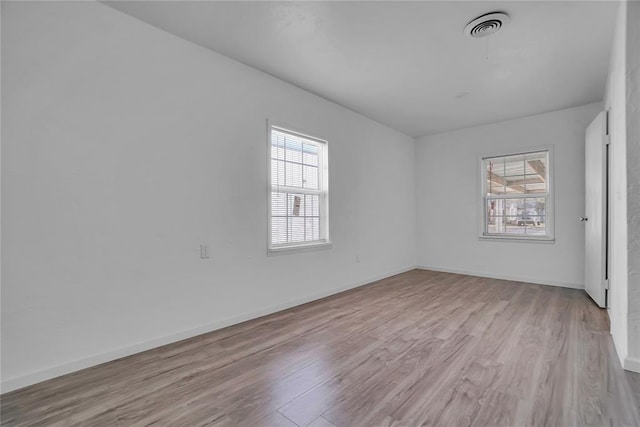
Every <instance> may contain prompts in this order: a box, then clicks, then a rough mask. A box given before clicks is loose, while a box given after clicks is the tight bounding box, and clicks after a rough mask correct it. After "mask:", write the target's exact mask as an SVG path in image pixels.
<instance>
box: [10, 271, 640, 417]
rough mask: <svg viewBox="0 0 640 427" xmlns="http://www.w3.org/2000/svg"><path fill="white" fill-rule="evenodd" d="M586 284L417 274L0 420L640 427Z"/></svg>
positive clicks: (91, 378) (635, 391)
mask: <svg viewBox="0 0 640 427" xmlns="http://www.w3.org/2000/svg"><path fill="white" fill-rule="evenodd" d="M608 330H609V323H608V319H607V314H606V313H605V311H604V310H601V309H599V308H597V307H596V306H595V304H593V303H592V302H591V300H590V299H589V298H588V296H587V295H586V294H585V293H584V292H583V291H578V290H571V289H562V288H556V287H550V286H542V285H532V284H524V283H516V282H509V281H502V280H493V279H485V278H478V277H470V276H462V275H456V274H448V273H438V272H433V271H423V270H414V271H410V272H408V273H404V274H400V275H397V276H393V277H390V278H388V279H384V280H381V281H378V282H375V283H373V284H370V285H367V286H363V287H360V288H357V289H354V290H351V291H348V292H344V293H341V294H338V295H334V296H332V297H328V298H325V299H323V300H320V301H316V302H313V303H309V304H306V305H302V306H299V307H295V308H293V309H290V310H286V311H283V312H280V313H276V314H273V315H270V316H266V317H262V318H260V319H256V320H252V321H249V322H245V323H242V324H239V325H236V326H232V327H229V328H226V329H222V330H219V331H216V332H212V333H209V334H205V335H201V336H198V337H195V338H192V339H189V340H185V341H181V342H179V343H175V344H171V345H168V346H164V347H161V348H157V349H154V350H150V351H147V352H144V353H140V354H137V355H134V356H130V357H127V358H123V359H120V360H117V361H114V362H110V363H107V364H104V365H100V366H97V367H94V368H90V369H86V370H83V371H80V372H76V373H74V374H70V375H66V376H63V377H60V378H56V379H53V380H50V381H47V382H44V383H40V384H37V385H34V386H31V387H27V388H24V389H22V390H17V391H15V392H11V393H8V394H5V395H3V396H2V398H1V405H2V406H1V408H2V424H3V425H64V426H69V425H83V426H88V425H123V426H125V425H126V426H128V425H136V426H138V425H140V426H143V425H150V424H155V425H184V426H199V425H214V426H227V425H238V426H288V427H294V426H296V425H298V426H307V425H311V426H313V427H326V426H329V427H331V426H357V425H363V426H365V425H366V426H378V425H379V426H390V425H394V426H395V425H398V426H400V425H406V426H415V425H422V424H424V425H439V426H467V425H473V426H484V425H486V426H503V425H504V426H521V425H522V426H524V425H549V426H587V425H594V426H605V425H607V426H609V425H625V426H627V425H628V426H632V425H640V408H639V406H640V375H638V374H632V373H629V372H625V371H623V370H622V368H621V366H620V363H619V361H618V359H617V356H616V354H615V350H614V349H613V344H612V341H611V337H610V335H609V332H608Z"/></svg>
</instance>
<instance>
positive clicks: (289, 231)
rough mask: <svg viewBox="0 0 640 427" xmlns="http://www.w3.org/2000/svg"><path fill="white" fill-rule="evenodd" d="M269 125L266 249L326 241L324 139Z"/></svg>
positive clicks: (325, 156)
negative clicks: (267, 237) (267, 233)
mask: <svg viewBox="0 0 640 427" xmlns="http://www.w3.org/2000/svg"><path fill="white" fill-rule="evenodd" d="M269 129H270V135H269V147H270V149H269V153H270V170H269V174H270V191H269V249H270V250H274V251H276V250H281V249H291V248H299V247H308V246H317V245H322V244H328V243H329V218H328V185H327V184H328V176H327V171H328V169H327V142H326V141H323V140H320V139H316V138H312V137H310V136H306V135H302V134H299V133H296V132H292V131H289V130H286V129H283V128H280V127H276V126H270V127H269Z"/></svg>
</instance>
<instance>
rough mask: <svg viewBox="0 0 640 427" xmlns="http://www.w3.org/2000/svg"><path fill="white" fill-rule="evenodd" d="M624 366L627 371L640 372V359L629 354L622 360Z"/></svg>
mask: <svg viewBox="0 0 640 427" xmlns="http://www.w3.org/2000/svg"><path fill="white" fill-rule="evenodd" d="M622 367H623V368H624V369H625V370H627V371H631V372H638V373H640V359H639V358H637V357H629V356H627V357H625V358H624V360H623V362H622Z"/></svg>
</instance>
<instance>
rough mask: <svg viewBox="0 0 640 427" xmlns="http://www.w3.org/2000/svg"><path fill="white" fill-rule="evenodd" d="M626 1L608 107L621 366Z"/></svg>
mask: <svg viewBox="0 0 640 427" xmlns="http://www.w3.org/2000/svg"><path fill="white" fill-rule="evenodd" d="M626 6H627V3H626V2H621V4H620V9H619V10H618V18H617V22H616V32H615V34H614V40H613V49H612V52H611V63H610V66H609V76H608V79H607V92H606V95H605V108H606V109H607V110H609V122H610V126H609V129H610V145H609V156H610V171H611V172H610V203H611V211H610V218H611V224H610V232H611V250H610V256H611V274H610V288H611V290H610V295H611V302H610V307H611V308H610V310H609V318H610V320H611V334H612V336H613V341H614V343H615V344H616V350H617V352H618V356H619V357H620V360H621V362H622V363H624V360H625V358H626V357H627V354H628V348H627V335H628V329H627V321H628V311H627V299H628V298H627V296H628V290H627V202H626V201H627V176H626V170H627V167H626V156H627V154H626V151H627V150H626V138H627V134H626V121H627V120H626V106H625V104H626V100H625V86H626V82H625V62H626V61H625V56H626V55H625V46H626Z"/></svg>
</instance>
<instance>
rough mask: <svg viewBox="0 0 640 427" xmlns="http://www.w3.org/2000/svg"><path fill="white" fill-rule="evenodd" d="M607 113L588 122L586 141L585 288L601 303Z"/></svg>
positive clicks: (604, 256) (604, 297)
mask: <svg viewBox="0 0 640 427" xmlns="http://www.w3.org/2000/svg"><path fill="white" fill-rule="evenodd" d="M605 121H606V113H605V112H601V113H600V114H598V117H596V119H595V120H594V121H593V122H592V123H591V124H590V125H589V127H588V128H587V132H586V141H585V190H586V193H585V212H584V216H583V217H582V218H580V220H581V221H582V222H583V224H584V227H585V228H584V230H585V231H584V233H585V272H584V273H585V277H584V279H585V288H586V291H587V293H588V294H589V296H591V298H593V300H594V301H595V302H596V304H598V305H599V306H600V307H604V306H605V304H606V280H605V263H606V256H607V253H606V230H607V228H606V227H607V224H606V172H607V167H606V149H607V145H606V144H607V143H606V141H607V135H606V134H605V132H606V122H605Z"/></svg>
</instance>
